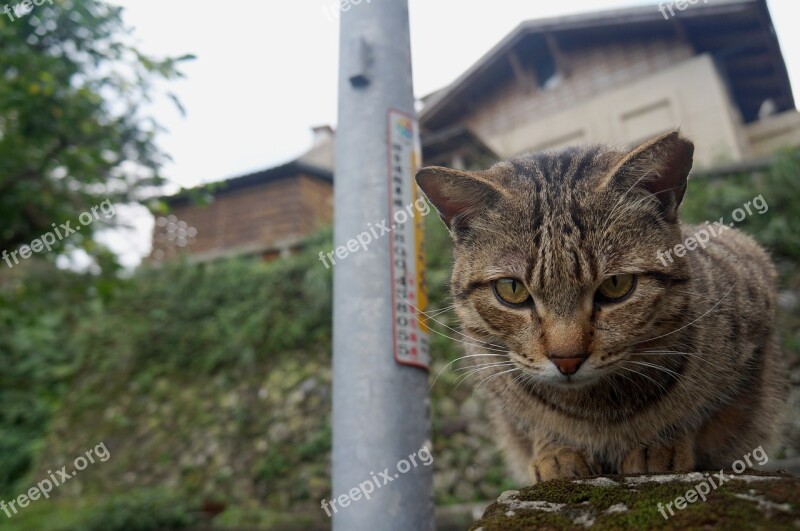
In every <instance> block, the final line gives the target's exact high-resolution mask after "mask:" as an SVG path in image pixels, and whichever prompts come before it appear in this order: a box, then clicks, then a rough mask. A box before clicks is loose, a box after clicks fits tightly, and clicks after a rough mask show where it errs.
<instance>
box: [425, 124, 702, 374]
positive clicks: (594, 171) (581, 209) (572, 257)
mask: <svg viewBox="0 0 800 531" xmlns="http://www.w3.org/2000/svg"><path fill="white" fill-rule="evenodd" d="M693 150H694V148H693V145H692V143H691V142H690V141H688V140H686V139H684V138H682V137H681V136H680V135H679V134H678V133H677V132H672V133H669V134H665V135H663V136H660V137H658V138H655V139H653V140H651V141H649V142H646V143H645V144H643V145H641V146H639V147H638V148H636V149H634V150H633V151H630V152H625V151H620V150H616V149H612V148H608V147H604V146H590V147H581V148H570V149H565V150H561V151H554V152H548V153H538V154H533V155H527V156H523V157H519V158H516V159H513V160H511V161H508V162H502V163H499V164H496V165H495V166H493V167H491V168H490V169H488V170H486V171H479V172H462V171H457V170H451V169H446V168H435V167H432V168H423V169H422V170H420V171H419V173H418V174H417V183H418V184H419V186H420V188H421V189H422V190H423V191H424V192H425V195H426V196H427V197H428V199H429V200H430V202H431V203H432V204H433V205H434V206H435V207H436V209H437V210H438V211H439V214H440V216H441V218H442V220H443V221H444V222H445V223H446V224H447V227H448V229H449V230H450V233H451V234H452V236H453V240H454V242H455V249H454V263H453V274H452V279H451V288H452V293H453V297H454V302H455V303H456V311H457V313H458V316H459V318H460V320H461V322H462V325H463V328H464V331H465V332H466V333H467V334H469V336H470V337H472V338H474V339H475V341H476V342H480V343H486V344H487V345H489V344H491V345H501V346H502V347H504V348H506V349H508V350H510V354H509V355H510V357H511V361H513V362H514V364H515V365H514V367H516V368H517V369H522V368H524V371H525V372H526V373H527V374H530V375H533V377H535V379H536V380H537V381H541V382H545V383H548V384H555V385H557V386H562V385H563V386H571V387H577V386H580V385H581V384H587V383H591V382H596V381H598V380H599V377H600V376H602V375H604V374H608V373H610V372H614V371H618V370H619V366H620V365H621V364H622V363H623V362H624V360H625V359H626V357H627V356H628V355H630V353H631V352H632V351H634V350H636V348H637V345H639V344H640V343H637V342H643V341H645V340H648V339H650V338H652V337H654V335H656V334H655V333H654V330H657V329H660V328H663V326H665V325H668V324H669V323H678V322H680V320H681V318H682V317H683V315H684V314H685V312H686V306H685V304H686V298H687V296H686V290H683V289H681V285H682V284H683V283H684V282H685V281H686V280H687V279H688V278H689V268H688V263H687V260H686V258H680V257H677V256H674V255H673V256H672V261H669V260H662V259H660V258H659V257H660V256H663V253H664V252H665V251H667V250H670V249H672V248H673V246H674V245H676V244H677V243H679V242H680V240H681V236H680V228H679V225H678V207H679V206H680V203H681V200H682V199H683V195H684V192H685V190H686V183H687V178H688V174H689V171H690V169H691V166H692V154H693ZM659 252H661V253H662V255H659ZM648 334H650V335H648ZM477 350H478V351H482V352H495V351H494V350H492V347H487V348H486V349H480V348H478V349H477ZM514 374H516V372H515V371H512V374H511V376H513V375H514Z"/></svg>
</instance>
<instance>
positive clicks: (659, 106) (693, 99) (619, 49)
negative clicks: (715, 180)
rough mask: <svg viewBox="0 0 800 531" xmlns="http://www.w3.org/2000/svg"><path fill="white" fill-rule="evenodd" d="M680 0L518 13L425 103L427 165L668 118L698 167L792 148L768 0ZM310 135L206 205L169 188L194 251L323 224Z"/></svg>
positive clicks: (503, 154)
mask: <svg viewBox="0 0 800 531" xmlns="http://www.w3.org/2000/svg"><path fill="white" fill-rule="evenodd" d="M678 4H679V3H675V4H672V5H670V4H668V3H664V4H663V5H661V6H659V5H656V4H654V5H650V6H643V7H636V8H631V9H623V10H614V11H604V12H599V13H590V14H584V15H576V16H568V17H560V18H554V19H546V20H533V21H528V22H524V23H522V24H520V25H519V26H518V27H517V28H516V29H515V30H514V31H512V32H511V33H510V34H509V35H508V36H507V37H506V38H504V39H503V40H502V41H501V42H500V43H498V44H497V45H496V46H495V47H494V48H493V49H492V50H490V51H489V52H488V53H487V54H486V55H485V56H484V57H482V58H481V59H480V60H479V61H478V62H477V63H475V64H474V65H473V66H472V67H471V68H470V69H469V70H467V71H466V72H464V74H462V75H461V76H460V77H459V78H458V79H456V80H455V81H454V82H453V83H452V84H450V85H449V86H448V87H446V88H444V89H442V90H440V91H438V92H436V93H434V94H431V95H429V96H427V97H425V98H423V99H422V100H421V102H420V104H421V110H420V112H419V120H420V126H421V130H422V147H423V158H424V162H425V164H429V165H430V164H436V165H445V166H450V167H454V168H468V167H485V166H486V165H488V164H489V163H490V162H492V161H493V160H496V159H503V158H508V157H512V156H515V155H518V154H521V153H525V152H530V151H541V150H547V149H555V148H559V147H563V146H568V145H573V144H581V143H594V142H603V143H614V144H618V145H635V144H637V143H639V142H641V141H643V140H645V139H646V138H649V137H651V136H654V135H657V134H659V133H662V132H664V131H667V130H671V129H674V128H677V127H680V128H681V129H682V131H683V132H684V133H685V134H686V135H687V136H689V137H691V138H692V139H693V140H694V142H695V146H696V149H695V162H696V167H699V168H706V169H708V170H710V169H712V168H714V167H717V166H720V165H724V164H730V163H742V162H752V161H757V160H760V159H763V158H764V157H767V156H769V155H771V154H773V153H775V152H776V151H777V150H778V149H780V148H783V147H791V146H800V113H798V112H797V110H796V109H795V102H794V98H793V96H792V88H791V84H790V82H789V78H788V74H787V71H786V66H785V64H784V61H783V56H782V54H781V50H780V45H779V43H778V39H777V36H776V33H775V30H774V27H773V25H772V20H771V17H770V13H769V10H768V8H767V4H766V0H712V1H710V2H708V3H705V2H695V3H694V4H691V3H689V2H686V3H684V4H682V5H683V6H684V7H686V9H684V10H680V9H678V8H677V5H678ZM316 133H317V140H316V142H315V145H314V148H312V150H311V151H310V152H309V153H308V154H306V155H304V156H303V157H301V158H300V159H298V160H297V161H294V162H291V163H289V164H287V165H284V166H281V167H279V168H272V169H270V170H265V171H263V172H259V173H256V174H253V175H248V176H244V177H239V178H236V179H232V180H229V181H226V182H225V183H224V184H223V185H222V186H221V187H220V188H219V190H218V191H217V192H215V193H214V202H213V203H212V204H211V205H210V206H208V207H198V206H194V205H192V204H191V203H190V202H189V201H188V199H187V198H186V196H181V197H178V198H174V199H171V200H170V204H171V206H172V210H173V214H174V215H175V216H176V217H177V218H178V219H181V220H185V221H186V223H189V224H190V225H191V226H193V227H196V229H197V237H196V242H195V243H193V244H192V245H190V246H189V247H188V250H189V253H190V255H191V256H192V257H193V258H196V259H199V260H202V259H211V258H216V257H219V256H227V255H231V254H259V255H262V256H275V255H276V254H280V253H281V252H283V253H285V252H288V251H289V250H290V249H291V248H293V246H296V245H297V243H298V242H299V241H300V239H301V238H302V237H303V236H304V235H306V234H308V232H309V231H311V230H313V229H314V228H315V226H317V225H318V224H319V223H324V222H326V221H328V220H329V219H330V218H331V212H332V205H331V201H332V177H331V171H332V167H333V166H332V163H333V157H332V147H331V144H332V142H333V132H332V131H331V130H330V129H329V128H318V129H317V130H316ZM277 198H280V200H277ZM312 210H313V214H310V213H311V212H312ZM164 230H165V229H164V228H163V227H159V226H157V227H156V231H155V234H154V241H155V240H162V241H161V242H158V243H162V244H163V243H164V242H165V241H166V242H167V243H168V244H171V242H169V239H168V237H167V236H169V234H168V233H165V232H164ZM159 234H161V236H159ZM173 239H174V238H173ZM169 247H170V245H167V248H169ZM172 247H173V249H172V252H174V245H173V246H172ZM159 250H160V251H161V254H163V255H164V256H166V255H167V254H168V251H169V249H163V248H162V249H159V248H157V247H155V246H154V253H156V252H158V251H159Z"/></svg>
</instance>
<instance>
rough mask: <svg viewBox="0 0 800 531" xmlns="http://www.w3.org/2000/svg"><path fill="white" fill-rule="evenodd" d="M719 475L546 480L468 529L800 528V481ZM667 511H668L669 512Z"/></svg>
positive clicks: (511, 496) (505, 498)
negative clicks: (722, 477)
mask: <svg viewBox="0 0 800 531" xmlns="http://www.w3.org/2000/svg"><path fill="white" fill-rule="evenodd" d="M718 474H720V472H705V473H701V472H692V473H687V474H684V473H681V474H668V475H639V476H614V475H609V476H599V477H595V478H590V479H584V480H557V481H549V482H546V483H543V484H539V485H536V486H533V487H526V488H524V489H521V490H519V491H506V492H504V493H503V494H502V495H501V496H500V498H498V500H497V502H495V503H493V504H492V505H490V506H489V507H488V508H487V509H486V512H485V513H484V515H483V518H482V519H481V520H480V521H479V522H477V523H476V524H474V525H473V526H472V528H471V530H472V531H501V530H502V531H515V530H528V529H531V530H532V529H581V528H591V529H597V530H607V529H608V530H610V529H614V530H617V529H712V528H713V529H717V528H721V529H797V528H798V527H800V479H798V478H796V477H794V476H790V475H788V474H786V473H767V472H757V471H753V470H745V471H744V472H743V473H742V474H735V473H733V472H731V471H726V472H724V473H723V474H724V478H726V479H725V480H724V481H722V480H721V479H720V478H719V477H718ZM712 483H713V485H715V486H714V487H712V486H711V485H712ZM720 483H721V484H720ZM700 485H704V486H703V487H701V486H700ZM706 490H707V491H708V492H705V491H706ZM689 492H691V493H692V494H687V493H689ZM700 492H702V493H703V497H705V500H703V499H701V496H700V495H699V494H698V493H700ZM692 499H694V501H693V502H692V501H691V500H692ZM678 500H681V501H678ZM667 504H671V505H670V507H669V508H667ZM680 507H682V509H681V508H680ZM670 513H672V514H670ZM665 515H666V518H665Z"/></svg>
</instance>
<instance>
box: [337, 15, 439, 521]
mask: <svg viewBox="0 0 800 531" xmlns="http://www.w3.org/2000/svg"><path fill="white" fill-rule="evenodd" d="M348 5H349V7H348V9H347V11H344V12H342V13H341V26H340V39H341V41H340V55H339V57H340V67H339V68H340V71H339V74H340V79H339V119H338V128H337V133H336V171H335V186H334V190H335V191H334V198H335V224H334V242H335V244H334V248H335V249H336V250H337V252H338V251H341V253H340V254H337V255H335V256H334V259H336V264H335V265H334V266H333V267H334V305H333V308H334V314H333V492H332V495H331V502H332V503H335V504H336V510H334V511H332V516H333V528H334V530H337V531H360V530H364V531H374V530H381V531H392V530H397V531H408V530H414V531H417V530H421V531H424V530H429V529H433V528H434V522H433V481H432V476H433V474H432V473H433V467H432V466H424V465H423V464H421V463H420V459H419V457H418V456H417V459H416V461H417V465H416V466H411V467H410V468H409V469H408V470H407V471H404V470H402V469H401V470H398V463H399V462H400V461H401V460H406V461H407V462H408V463H410V461H409V456H410V455H414V454H416V453H417V452H418V451H419V450H420V449H421V448H423V447H426V448H427V449H428V450H432V448H431V444H430V431H429V409H430V408H429V402H428V373H427V363H428V362H427V356H428V353H427V335H426V333H425V331H424V330H422V329H420V327H419V325H418V323H417V319H416V312H417V311H418V310H417V309H416V308H424V300H425V295H424V281H423V277H424V266H423V265H422V261H421V260H420V253H421V250H420V245H421V243H420V232H421V230H420V227H419V225H417V223H418V222H419V219H418V218H419V209H414V210H413V213H414V214H416V216H417V219H411V220H409V221H408V222H407V223H405V224H399V223H397V221H400V220H401V219H402V218H403V217H404V216H401V215H400V214H399V211H400V210H403V207H404V206H406V205H404V203H412V202H413V201H414V200H415V199H416V198H417V197H418V196H417V195H416V186H415V184H414V181H413V173H414V166H415V165H416V164H418V163H419V162H420V161H419V160H418V158H419V147H418V146H419V137H418V134H419V132H418V128H417V125H416V120H415V119H414V118H413V117H414V116H415V110H414V97H413V89H412V77H411V51H410V49H411V46H410V38H409V18H408V0H362V1H361V2H353V1H351V2H350V3H349V4H348ZM411 212H412V210H411V209H408V210H406V213H411ZM384 220H386V223H385V224H383V227H381V225H382V222H383V221H384ZM385 229H389V232H386V231H385ZM367 234H368V235H369V238H368V237H367V236H366V235H367ZM359 236H361V237H362V240H366V239H369V240H370V242H369V244H368V246H363V245H359V246H358V250H357V251H352V249H355V248H356V245H355V244H353V242H354V241H358V240H357V238H358V237H359ZM348 244H350V248H349V249H348ZM341 256H345V258H341ZM401 468H403V469H405V468H406V467H405V466H403V467H401ZM387 469H388V478H387V477H385V475H384V474H385V472H386V470H387ZM389 478H391V480H390V481H388V479H389ZM367 482H371V484H372V485H373V486H375V488H374V490H373V492H371V493H370V494H369V499H366V498H365V497H364V496H363V491H365V490H367V489H368V488H369V487H368V486H367ZM362 485H363V486H362ZM353 489H356V490H360V491H361V492H362V494H358V493H357V492H355V491H354V490H353ZM343 496H344V497H343ZM342 497H343V498H342ZM340 498H341V499H340ZM354 498H357V499H354ZM342 502H344V503H342ZM341 505H346V507H342V506H341Z"/></svg>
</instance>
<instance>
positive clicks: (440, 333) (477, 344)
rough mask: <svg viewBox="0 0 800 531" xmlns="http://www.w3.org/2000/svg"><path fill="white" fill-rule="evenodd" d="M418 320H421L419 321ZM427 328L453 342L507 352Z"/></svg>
mask: <svg viewBox="0 0 800 531" xmlns="http://www.w3.org/2000/svg"><path fill="white" fill-rule="evenodd" d="M420 322H421V321H420ZM447 328H449V327H447ZM428 329H429V330H430V331H431V332H433V333H434V334H439V335H440V336H442V337H446V338H447V339H449V340H451V341H455V342H457V343H463V344H464V345H469V346H471V347H478V348H485V349H487V350H491V351H493V352H501V353H503V354H508V352H509V351H507V350H501V349H496V348H490V347H487V346H486V345H481V344H479V343H470V342H468V341H464V340H462V339H458V338H455V337H450V336H448V335H447V334H443V333H442V332H439V331H438V330H436V329H434V328H430V327H429V328H428ZM467 337H469V336H467Z"/></svg>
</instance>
